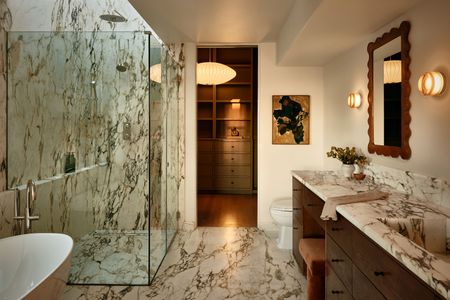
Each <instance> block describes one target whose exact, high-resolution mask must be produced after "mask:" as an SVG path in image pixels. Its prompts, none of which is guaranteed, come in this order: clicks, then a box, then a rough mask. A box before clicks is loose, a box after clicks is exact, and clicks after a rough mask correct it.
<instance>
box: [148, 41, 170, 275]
mask: <svg viewBox="0 0 450 300" xmlns="http://www.w3.org/2000/svg"><path fill="white" fill-rule="evenodd" d="M163 56H164V49H163V47H162V45H161V43H160V42H159V41H158V40H157V39H156V38H155V37H154V36H150V174H152V176H151V177H150V280H152V279H153V277H154V276H155V274H156V271H157V270H158V268H159V266H160V264H161V262H162V260H163V259H164V256H165V254H166V245H167V239H166V173H167V172H166V165H167V155H166V146H165V145H166V126H165V110H166V107H165V101H164V99H165V97H164V90H165V84H166V82H165V64H164V62H163V61H162V58H163Z"/></svg>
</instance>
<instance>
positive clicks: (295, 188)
mask: <svg viewBox="0 0 450 300" xmlns="http://www.w3.org/2000/svg"><path fill="white" fill-rule="evenodd" d="M302 190H303V184H302V183H301V182H299V181H298V180H297V179H295V178H292V200H293V205H294V208H295V207H297V208H298V207H301V206H302Z"/></svg>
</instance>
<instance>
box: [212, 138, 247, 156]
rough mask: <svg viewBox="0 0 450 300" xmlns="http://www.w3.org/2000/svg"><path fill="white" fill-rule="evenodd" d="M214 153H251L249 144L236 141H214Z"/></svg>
mask: <svg viewBox="0 0 450 300" xmlns="http://www.w3.org/2000/svg"><path fill="white" fill-rule="evenodd" d="M214 150H215V151H216V152H233V153H234V152H235V153H251V150H252V148H251V144H250V142H240V141H239V142H238V141H216V142H214Z"/></svg>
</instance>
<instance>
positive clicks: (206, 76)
mask: <svg viewBox="0 0 450 300" xmlns="http://www.w3.org/2000/svg"><path fill="white" fill-rule="evenodd" d="M234 77H236V71H235V70H233V69H232V68H230V67H229V66H227V65H224V64H220V63H216V62H203V63H199V64H197V84H202V85H218V84H222V83H225V82H228V81H230V80H231V79H233V78H234Z"/></svg>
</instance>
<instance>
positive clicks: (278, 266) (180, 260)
mask: <svg viewBox="0 0 450 300" xmlns="http://www.w3.org/2000/svg"><path fill="white" fill-rule="evenodd" d="M305 287H306V280H305V278H304V277H303V276H302V275H301V274H300V272H299V270H298V267H297V265H296V263H295V261H294V260H293V258H292V255H291V253H290V251H287V250H279V249H278V248H276V243H275V238H274V237H273V236H272V235H269V234H267V233H265V232H264V231H261V230H258V229H256V228H209V227H202V228H198V229H196V230H194V231H191V232H179V233H178V235H177V236H176V238H175V240H174V242H173V244H172V246H171V248H170V249H169V252H168V254H167V256H166V258H165V260H164V262H163V264H162V266H161V268H160V270H159V271H158V273H157V274H156V277H155V279H154V281H153V282H152V284H151V286H112V287H111V286H81V285H76V286H67V288H66V290H65V292H64V295H63V297H62V299H63V300H73V299H77V300H85V299H86V300H91V299H92V300H100V299H102V300H103V299H124V300H137V299H174V300H175V299H192V300H200V299H214V300H216V299H305V297H306V296H305V291H306V288H305Z"/></svg>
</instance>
